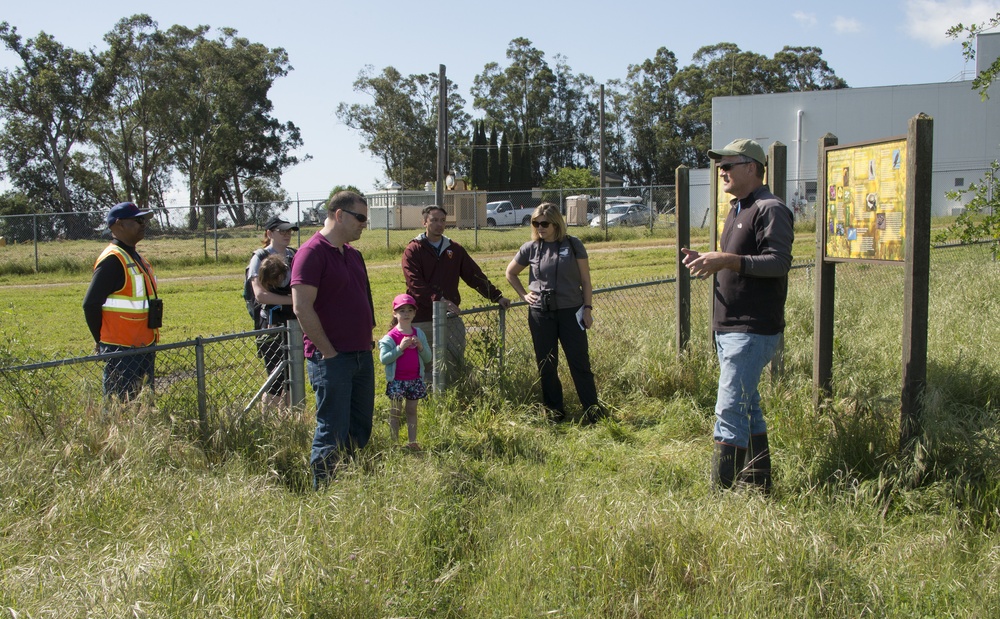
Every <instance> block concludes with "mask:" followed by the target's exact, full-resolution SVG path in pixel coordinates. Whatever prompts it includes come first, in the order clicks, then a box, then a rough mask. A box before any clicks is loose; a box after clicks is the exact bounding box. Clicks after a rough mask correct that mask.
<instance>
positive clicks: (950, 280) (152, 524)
mask: <svg viewBox="0 0 1000 619" xmlns="http://www.w3.org/2000/svg"><path fill="white" fill-rule="evenodd" d="M799 237H800V238H799V243H798V244H797V250H796V252H797V255H798V256H800V257H802V258H803V259H808V258H810V257H811V252H813V251H814V249H813V247H814V245H813V241H812V238H811V237H810V236H809V234H808V233H802V232H800V233H799ZM702 242H703V241H702ZM519 244H520V243H519V240H517V239H512V240H511V242H510V245H509V246H504V247H495V248H493V249H483V250H481V251H480V252H477V254H476V256H477V258H481V263H482V264H483V266H484V269H485V270H486V271H487V273H488V274H489V275H490V277H491V278H493V279H494V281H495V282H497V283H500V282H502V271H503V268H504V267H505V266H506V263H507V261H508V260H509V259H510V256H511V255H512V254H513V250H514V248H515V247H516V246H517V245H519ZM696 244H697V243H696ZM587 247H588V250H590V251H591V256H592V257H591V263H592V267H593V270H594V280H595V285H597V286H599V287H600V286H605V285H609V284H612V283H617V282H620V281H623V280H629V279H643V278H649V277H663V276H673V275H674V266H673V265H674V260H675V253H674V251H675V250H674V248H673V247H672V246H671V243H670V242H669V240H668V239H656V238H652V239H651V238H649V237H643V236H642V235H636V236H635V238H632V239H617V240H616V241H614V242H612V243H608V244H602V243H600V242H598V241H597V240H596V239H589V240H588V241H587ZM99 249H100V248H99V247H96V246H95V247H92V248H88V251H87V252H81V253H86V254H96V252H97V251H99ZM157 251H158V249H157V248H156V246H155V243H154V242H150V244H149V247H148V248H147V253H148V254H149V255H150V257H151V259H152V260H153V262H154V264H157V265H158V266H159V265H160V264H161V263H162V264H163V266H161V267H160V271H159V275H160V278H161V281H162V285H163V296H164V297H165V298H166V299H167V301H166V304H167V305H166V307H167V312H166V317H167V318H166V321H167V325H166V329H165V331H164V339H166V340H168V341H178V340H182V339H185V338H187V337H191V336H194V335H207V334H212V333H223V332H231V331H234V330H235V331H241V330H244V329H245V328H246V326H247V325H246V324H245V323H246V321H247V319H246V315H245V311H244V310H243V308H242V306H241V303H240V301H239V297H238V294H239V287H240V285H241V284H240V279H241V277H242V270H243V264H242V261H241V262H236V261H235V260H234V261H233V262H231V263H219V264H216V263H214V262H213V263H208V264H185V263H184V261H183V260H181V259H177V260H176V261H174V260H172V259H171V258H169V257H167V256H163V257H162V258H161V257H160V256H158V255H157V253H156V252H157ZM247 253H249V252H247ZM366 256H367V257H368V260H369V267H370V270H371V275H372V279H373V286H374V289H375V295H376V304H377V305H379V304H381V305H380V306H381V307H387V306H388V301H389V299H391V297H392V296H393V295H394V294H396V293H398V292H399V291H400V290H401V289H400V285H401V281H402V279H401V275H400V273H399V269H398V261H399V256H398V252H397V253H396V254H395V255H390V253H389V252H386V255H379V254H378V252H376V251H372V252H370V253H366ZM78 260H80V261H84V260H86V257H81V258H79V259H78ZM899 273H900V269H898V268H896V267H881V266H880V267H872V266H870V265H841V267H840V268H838V280H837V281H838V295H837V311H838V320H837V325H836V329H837V330H836V341H835V383H836V387H835V389H836V397H835V399H834V400H833V401H832V402H830V403H829V404H828V405H827V406H824V407H822V408H820V409H816V408H814V407H813V405H812V391H811V367H812V366H811V354H812V341H811V338H812V288H811V279H810V275H809V273H808V272H807V271H806V270H799V271H796V272H795V273H794V276H793V279H794V281H793V286H792V289H791V292H790V296H789V302H788V310H787V318H788V322H789V325H788V329H787V332H786V374H785V375H784V377H782V378H781V379H779V380H775V381H773V382H772V381H765V383H764V385H763V396H764V407H765V410H766V411H767V415H768V420H769V423H770V426H771V436H772V445H773V447H772V449H773V451H774V459H775V466H776V475H777V480H776V491H775V493H774V495H773V496H771V497H767V498H765V497H762V496H759V495H756V494H754V493H748V492H744V491H738V492H732V493H728V494H725V495H719V494H716V493H714V492H713V491H712V490H711V488H710V487H709V484H708V459H709V453H710V450H711V445H710V442H711V441H710V436H711V423H712V416H713V415H712V407H713V406H714V390H715V382H716V367H715V362H714V359H713V355H712V354H711V351H710V350H707V348H708V347H707V346H706V345H705V344H706V342H705V340H707V335H706V334H705V332H706V330H707V327H706V325H705V322H704V317H703V316H701V317H698V316H696V317H695V323H696V324H695V325H693V330H694V331H695V332H696V338H695V343H696V345H695V346H694V347H693V348H692V350H691V351H690V352H689V353H687V354H686V355H684V356H683V357H682V358H681V360H678V357H677V354H676V350H675V349H674V346H673V342H672V337H673V308H672V304H671V303H672V301H671V300H670V299H648V300H647V301H644V302H643V304H642V305H641V306H638V305H637V306H634V307H628V308H626V309H625V313H626V314H628V315H629V316H631V319H630V320H625V319H624V318H622V319H619V320H618V321H617V322H621V324H627V325H628V329H629V331H628V336H627V337H626V339H627V340H628V341H627V342H625V343H624V344H623V343H622V340H621V339H620V337H619V336H618V335H616V334H615V330H616V328H617V326H616V325H617V322H616V321H612V320H609V319H608V317H609V316H612V315H615V316H617V315H619V314H618V313H613V312H621V311H622V310H621V308H614V309H613V308H612V307H611V305H612V301H611V300H608V301H607V302H606V305H605V306H604V307H601V306H598V307H597V309H595V316H596V317H597V321H598V322H597V326H596V328H595V331H594V333H593V337H594V347H595V350H596V351H597V352H596V353H595V355H594V366H595V373H596V375H597V377H598V388H599V390H600V391H601V395H602V398H604V399H605V400H607V401H608V403H609V404H610V406H611V408H612V410H613V416H612V418H611V419H609V420H606V421H604V422H602V423H601V424H598V425H596V426H592V427H582V426H577V425H574V424H559V425H554V424H550V423H549V422H547V421H545V420H544V418H543V416H542V414H541V410H540V409H539V407H538V405H537V404H536V403H535V402H536V401H537V386H536V385H535V384H534V378H535V377H534V372H533V371H532V368H531V367H530V365H527V366H520V367H509V368H508V370H507V371H506V372H504V373H503V374H499V373H497V374H489V375H487V376H486V378H485V379H481V380H479V381H477V382H476V384H475V385H474V386H471V385H466V386H460V387H459V388H457V389H455V390H453V391H449V392H448V393H446V394H443V395H437V396H434V397H432V398H431V399H429V400H427V401H425V402H424V403H422V404H421V408H420V441H421V443H422V444H423V445H424V447H425V448H426V449H427V451H426V452H425V453H423V454H420V455H413V454H409V453H406V452H403V451H401V450H399V449H397V448H395V447H394V446H393V445H392V443H391V442H390V440H389V437H388V429H387V425H386V424H385V423H384V421H382V422H380V423H378V424H377V426H376V432H375V436H374V438H373V441H372V443H371V444H370V446H369V447H368V448H367V449H366V450H365V451H364V453H363V455H362V456H361V457H360V458H359V459H357V460H356V461H355V462H354V463H352V464H351V466H350V467H349V468H348V469H347V470H346V471H344V472H343V474H341V475H340V476H339V477H338V478H337V481H336V482H335V483H334V484H332V486H331V487H330V488H329V489H328V490H325V491H323V492H319V493H313V492H311V491H308V490H307V489H306V488H307V486H308V478H307V465H306V460H307V458H308V449H309V443H310V440H311V434H312V429H313V423H314V420H313V417H312V415H311V412H310V411H304V412H301V413H296V414H292V415H290V416H288V417H277V416H263V417H262V416H256V415H251V416H247V417H245V418H243V419H242V420H241V422H240V423H237V424H233V425H231V426H229V427H227V428H226V429H225V432H219V433H217V434H216V435H215V436H214V437H213V438H212V440H210V441H203V440H200V439H199V436H198V435H197V433H195V432H192V431H191V428H190V427H189V425H188V421H187V420H186V419H183V418H178V417H175V416H170V415H166V414H164V413H163V412H161V411H159V410H158V409H156V408H155V407H148V406H144V407H138V408H133V409H125V410H119V409H110V410H107V409H104V408H102V407H101V406H100V404H99V403H97V404H95V405H94V406H90V407H86V408H84V409H83V410H80V409H78V408H73V407H68V408H67V407H60V406H59V405H58V403H50V404H49V405H48V406H49V408H48V409H47V410H46V411H44V412H45V417H44V419H45V424H46V425H45V426H44V429H45V432H44V433H43V432H40V431H39V429H38V428H37V427H36V426H35V425H33V424H32V423H30V422H29V420H27V419H24V418H21V417H19V416H14V415H11V414H10V413H8V412H5V411H0V505H2V508H0V615H4V616H10V617H49V616H57V617H64V616H65V617H78V616H81V617H82V616H108V617H119V616H134V617H272V616H289V617H711V616H737V617H778V616H796V617H914V616H917V617H986V616H993V614H994V613H995V609H996V608H997V607H1000V584H998V583H1000V578H998V576H1000V574H998V571H1000V532H998V524H1000V449H998V447H1000V445H998V439H1000V419H998V414H1000V410H998V408H997V402H1000V360H998V359H997V356H996V354H995V352H994V350H995V347H996V343H997V342H998V341H1000V327H998V326H997V323H996V320H995V318H994V317H995V316H997V315H1000V307H998V304H1000V267H998V265H997V263H996V262H993V261H991V260H990V258H989V252H988V250H984V251H982V252H979V251H977V250H965V249H962V250H949V251H947V252H935V254H934V256H933V257H932V306H931V321H932V324H931V339H930V343H929V348H930V350H931V359H930V368H929V376H928V378H929V385H928V390H927V398H926V402H925V404H926V406H925V418H924V431H923V434H922V436H921V439H920V442H919V444H918V445H917V446H916V448H915V449H914V450H913V451H912V452H908V453H909V454H910V455H908V456H906V457H903V456H900V455H899V449H898V444H897V436H898V414H899V410H898V407H899V404H898V380H899V375H900V369H899V359H900V343H899V332H900V324H901V318H900V316H901V314H902V312H901V309H902V308H901V298H902V283H901V279H900V278H899V277H898V275H899ZM86 280H87V275H86V269H82V270H80V271H74V269H72V268H71V269H68V270H67V271H66V272H58V271H53V272H51V273H45V274H43V275H42V276H40V277H37V276H34V275H20V276H18V275H13V274H8V275H5V276H4V279H3V282H2V283H0V290H2V291H3V303H2V307H0V317H2V322H0V340H2V342H3V343H2V344H0V353H2V354H0V359H12V358H18V359H23V358H25V357H32V358H35V359H39V358H46V359H48V358H55V357H58V356H59V355H60V354H70V355H75V354H81V352H85V351H86V350H89V346H90V344H89V336H88V335H87V334H86V328H85V326H84V324H83V320H82V315H81V311H80V308H79V304H80V300H81V299H82V296H83V291H84V290H85V287H86ZM501 287H502V288H504V289H506V286H505V285H504V286H501ZM702 292H706V291H705V290H703V289H702V288H699V287H698V284H696V293H697V294H699V295H701V293H702ZM468 294H469V295H470V297H469V298H467V299H466V302H465V305H466V306H469V305H470V304H471V305H475V304H476V299H475V296H476V295H475V293H473V292H471V291H470V292H468ZM701 296H705V295H701ZM696 309H697V308H696ZM387 319H388V311H386V312H383V313H382V314H380V315H379V320H380V324H381V325H385V324H387ZM602 320H604V321H605V322H603V323H602V322H601V321H602ZM609 323H610V324H609ZM0 365H4V364H0ZM567 387H568V389H569V391H570V392H572V388H571V387H570V386H569V384H568V383H567ZM379 403H380V404H379V411H378V413H377V414H379V415H384V413H385V410H384V398H380V400H379Z"/></svg>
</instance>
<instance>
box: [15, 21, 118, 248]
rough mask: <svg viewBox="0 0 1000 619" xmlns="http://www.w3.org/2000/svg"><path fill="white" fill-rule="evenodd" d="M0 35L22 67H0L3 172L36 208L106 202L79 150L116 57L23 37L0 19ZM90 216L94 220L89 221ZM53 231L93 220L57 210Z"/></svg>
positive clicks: (103, 100)
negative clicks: (58, 214)
mask: <svg viewBox="0 0 1000 619" xmlns="http://www.w3.org/2000/svg"><path fill="white" fill-rule="evenodd" d="M0 40H2V41H3V43H4V45H5V46H6V47H7V49H8V50H10V51H12V52H14V54H16V55H17V56H18V58H19V60H20V64H19V65H18V66H17V67H15V68H14V69H3V70H0V159H2V161H3V165H4V170H5V172H4V176H5V177H6V178H8V179H9V180H10V182H11V184H12V185H13V186H14V187H15V188H17V189H18V190H19V191H22V192H24V193H25V194H26V195H27V197H28V199H29V201H30V202H31V203H32V204H33V205H34V208H35V210H36V212H58V213H73V212H74V211H87V210H96V209H98V208H102V207H104V206H106V200H107V199H108V198H109V197H110V196H111V194H112V192H111V190H110V187H108V186H107V185H106V184H105V183H102V182H100V178H101V176H100V175H99V174H95V169H97V168H96V166H95V163H94V161H93V159H92V157H91V156H90V155H91V153H89V152H88V151H87V150H86V149H85V148H84V147H85V142H86V139H87V134H88V131H89V129H90V127H91V125H92V124H93V123H94V121H95V119H96V118H97V117H98V116H99V115H100V114H101V113H102V112H103V111H104V110H105V109H106V108H107V105H108V94H109V92H110V91H111V89H112V88H113V86H114V83H115V74H116V68H117V67H116V64H117V61H116V59H115V58H114V57H113V55H111V54H108V53H101V54H99V53H97V52H95V51H93V50H90V51H88V52H79V51H76V50H73V49H70V48H67V47H65V46H63V45H62V44H60V43H59V42H57V41H56V40H55V39H54V38H53V37H51V36H50V35H48V34H46V33H44V32H41V33H39V34H38V35H37V36H36V37H35V38H33V39H28V40H27V41H24V40H22V38H21V36H20V35H18V34H17V29H16V28H14V27H12V26H10V25H9V24H8V23H7V22H2V23H0ZM91 219H93V218H91ZM54 221H56V222H58V225H57V228H58V229H54V230H53V232H54V233H58V234H63V235H66V236H71V237H74V236H79V235H86V234H90V233H91V228H92V227H93V225H96V224H97V223H99V222H98V221H90V220H88V219H87V218H86V217H85V216H83V215H69V214H67V215H63V216H62V217H61V218H59V219H57V220H54Z"/></svg>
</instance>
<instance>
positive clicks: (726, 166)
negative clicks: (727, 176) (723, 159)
mask: <svg viewBox="0 0 1000 619" xmlns="http://www.w3.org/2000/svg"><path fill="white" fill-rule="evenodd" d="M748 163H753V162H752V161H740V162H737V163H723V164H722V165H720V166H719V169H720V170H722V171H723V172H728V171H730V170H732V169H733V168H735V167H736V166H738V165H746V164H748Z"/></svg>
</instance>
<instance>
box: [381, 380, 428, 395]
mask: <svg viewBox="0 0 1000 619" xmlns="http://www.w3.org/2000/svg"><path fill="white" fill-rule="evenodd" d="M385 394H386V395H387V396H389V399H390V400H423V399H424V398H426V397H427V387H426V386H425V385H424V381H423V380H422V379H419V378H416V379H413V380H390V381H389V382H388V383H386V385H385Z"/></svg>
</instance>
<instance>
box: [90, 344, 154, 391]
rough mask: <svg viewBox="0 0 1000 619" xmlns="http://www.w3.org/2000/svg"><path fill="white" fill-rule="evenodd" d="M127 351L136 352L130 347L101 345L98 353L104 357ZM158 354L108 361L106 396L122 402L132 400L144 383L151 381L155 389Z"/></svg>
mask: <svg viewBox="0 0 1000 619" xmlns="http://www.w3.org/2000/svg"><path fill="white" fill-rule="evenodd" d="M125 350H136V349H135V348H132V347H130V346H115V345H113V344H104V343H101V344H100V346H99V348H98V351H99V352H100V354H102V355H106V354H108V353H113V352H121V351H125ZM155 360H156V353H152V352H145V353H136V354H134V355H126V356H124V357H115V358H114V359H108V362H107V364H106V365H105V366H104V395H106V396H115V397H117V398H118V399H120V400H131V399H132V398H134V397H135V396H136V395H137V394H138V393H139V390H140V389H142V383H143V382H144V381H145V380H149V387H150V388H151V389H152V387H153V368H154V363H155Z"/></svg>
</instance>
